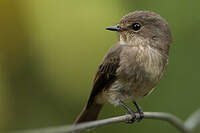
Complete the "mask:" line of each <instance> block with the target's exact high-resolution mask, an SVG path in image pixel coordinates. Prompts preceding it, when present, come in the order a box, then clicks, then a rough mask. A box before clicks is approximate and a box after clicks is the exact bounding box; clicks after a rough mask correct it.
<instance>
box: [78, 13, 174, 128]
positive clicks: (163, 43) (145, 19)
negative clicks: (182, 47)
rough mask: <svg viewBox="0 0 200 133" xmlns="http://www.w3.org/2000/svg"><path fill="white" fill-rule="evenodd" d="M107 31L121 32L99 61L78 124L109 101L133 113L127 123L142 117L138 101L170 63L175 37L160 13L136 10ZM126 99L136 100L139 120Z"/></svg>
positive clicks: (91, 119) (92, 117)
mask: <svg viewBox="0 0 200 133" xmlns="http://www.w3.org/2000/svg"><path fill="white" fill-rule="evenodd" d="M106 30H110V31H116V32H118V33H119V42H117V43H116V44H115V45H114V46H113V47H112V48H111V49H110V50H109V51H108V53H107V54H106V56H105V57H104V59H103V61H102V63H101V64H100V66H99V68H98V70H97V73H96V76H95V78H94V84H93V88H92V92H91V94H90V97H89V100H88V102H87V105H86V106H85V107H84V109H83V111H82V112H81V114H80V115H79V117H78V118H77V120H76V121H75V124H77V123H82V122H86V121H93V120H96V119H97V116H98V114H99V112H100V110H101V108H102V106H103V105H104V104H105V103H106V102H109V103H111V104H114V105H122V106H123V107H124V108H125V109H126V110H127V111H128V113H129V114H131V116H132V120H129V121H127V122H128V123H132V122H134V121H135V120H140V119H142V118H143V112H142V110H141V108H140V106H139V105H138V104H137V103H136V101H137V100H138V99H139V98H143V97H144V96H146V95H147V94H149V93H150V92H151V90H152V88H154V87H155V85H156V84H157V83H158V82H159V81H160V79H161V78H162V77H163V75H164V73H165V69H166V66H167V64H168V56H169V48H170V43H171V41H172V36H171V32H170V29H169V26H168V24H167V22H166V21H165V20H164V19H163V18H162V17H161V16H160V15H158V14H156V13H154V12H151V11H134V12H131V13H129V14H127V15H125V16H123V17H122V19H121V20H120V22H119V23H118V24H117V25H115V26H112V27H108V28H106ZM124 102H133V103H134V105H135V106H136V109H137V112H138V113H139V114H140V118H137V119H136V116H135V112H134V111H132V110H131V109H130V108H129V107H128V106H126V105H125V103H124Z"/></svg>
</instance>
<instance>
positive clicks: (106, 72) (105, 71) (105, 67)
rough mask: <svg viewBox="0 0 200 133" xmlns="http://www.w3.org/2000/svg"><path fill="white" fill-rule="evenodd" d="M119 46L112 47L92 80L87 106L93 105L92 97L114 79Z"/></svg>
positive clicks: (119, 50)
mask: <svg viewBox="0 0 200 133" xmlns="http://www.w3.org/2000/svg"><path fill="white" fill-rule="evenodd" d="M120 52H121V46H120V45H119V44H116V45H114V46H113V47H112V48H111V49H110V50H109V52H108V53H107V55H106V56H105V57H104V60H103V62H102V64H101V65H100V66H99V68H98V71H97V73H96V76H95V78H94V84H93V89H92V92H91V94H90V98H89V100H88V106H89V105H90V104H91V103H93V101H94V97H95V96H96V95H97V94H98V93H99V92H101V91H102V90H103V89H104V88H105V87H106V86H109V85H110V84H111V83H112V82H113V81H114V80H115V79H116V70H117V68H118V67H119V62H120V56H119V55H120Z"/></svg>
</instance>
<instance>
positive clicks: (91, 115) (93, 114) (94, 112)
mask: <svg viewBox="0 0 200 133" xmlns="http://www.w3.org/2000/svg"><path fill="white" fill-rule="evenodd" d="M102 106H103V104H94V103H93V104H91V105H89V106H85V107H84V108H83V110H82V112H81V113H80V115H79V116H78V118H77V119H76V121H75V122H74V124H78V123H82V122H86V121H94V120H96V119H97V117H98V114H99V112H100V111H101V108H102Z"/></svg>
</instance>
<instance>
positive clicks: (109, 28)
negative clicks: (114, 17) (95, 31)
mask: <svg viewBox="0 0 200 133" xmlns="http://www.w3.org/2000/svg"><path fill="white" fill-rule="evenodd" d="M106 30H110V31H122V28H121V27H120V26H118V25H115V26H111V27H107V28H106Z"/></svg>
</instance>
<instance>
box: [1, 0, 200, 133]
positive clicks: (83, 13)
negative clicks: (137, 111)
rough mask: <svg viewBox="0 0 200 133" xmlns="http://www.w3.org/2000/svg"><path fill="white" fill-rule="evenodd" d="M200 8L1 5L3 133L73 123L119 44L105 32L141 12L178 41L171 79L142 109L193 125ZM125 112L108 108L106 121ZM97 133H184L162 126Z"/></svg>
mask: <svg viewBox="0 0 200 133" xmlns="http://www.w3.org/2000/svg"><path fill="white" fill-rule="evenodd" d="M199 4H200V1H198V0H193V1H188V0H166V1H161V0H151V1H150V0H1V1H0V132H7V131H14V130H24V129H33V128H45V127H51V126H59V125H67V124H72V123H73V121H74V120H75V118H76V116H77V115H78V114H79V112H80V111H81V109H82V108H83V106H84V104H85V103H86V101H87V98H88V97H89V93H90V90H91V85H92V79H93V77H94V74H95V72H96V69H97V67H98V65H99V63H100V62H101V60H102V58H103V56H104V54H105V53H106V52H107V50H108V49H109V48H110V47H111V46H112V45H113V44H114V43H115V42H116V41H117V40H118V38H117V34H116V33H113V32H108V31H105V30H104V28H105V27H107V26H111V25H114V24H116V23H117V22H118V21H119V20H120V18H121V17H122V16H123V15H124V14H126V13H128V12H131V11H134V10H152V11H155V12H157V13H159V14H161V16H163V17H164V18H165V19H166V20H167V21H168V23H169V25H170V27H171V30H172V34H173V44H172V45H171V51H170V60H169V66H168V68H167V73H166V75H165V77H164V78H163V79H162V81H161V82H160V83H159V85H157V87H156V88H157V89H156V90H155V91H154V92H153V93H152V94H151V95H150V96H148V97H145V98H144V99H143V100H140V101H138V103H139V104H140V105H141V106H142V107H143V109H144V111H158V112H169V113H172V114H174V115H177V116H178V117H180V118H182V119H186V118H187V117H188V115H189V114H191V113H192V112H193V111H195V110H196V109H197V108H199V107H200V78H199V75H200V70H199V69H200V52H199V50H200V15H199V12H200V8H199ZM129 106H132V105H131V104H129ZM125 113H126V111H125V110H124V109H123V108H122V107H113V106H111V105H110V104H107V105H105V107H104V108H103V110H102V112H101V114H100V116H99V118H100V119H101V118H109V117H112V116H118V115H122V114H125ZM199 131H200V128H199V129H198V130H197V131H196V132H199ZM90 132H91V133H101V132H104V133H109V132H115V133H121V132H135V133H136V132H137V133H146V132H150V133H153V132H162V133H169V132H173V133H178V131H177V130H176V129H175V128H174V127H172V126H171V125H169V124H168V123H166V122H163V121H155V120H143V121H141V122H140V123H135V124H134V125H127V124H124V123H119V124H112V125H108V126H104V127H99V128H97V129H95V130H92V131H90Z"/></svg>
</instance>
